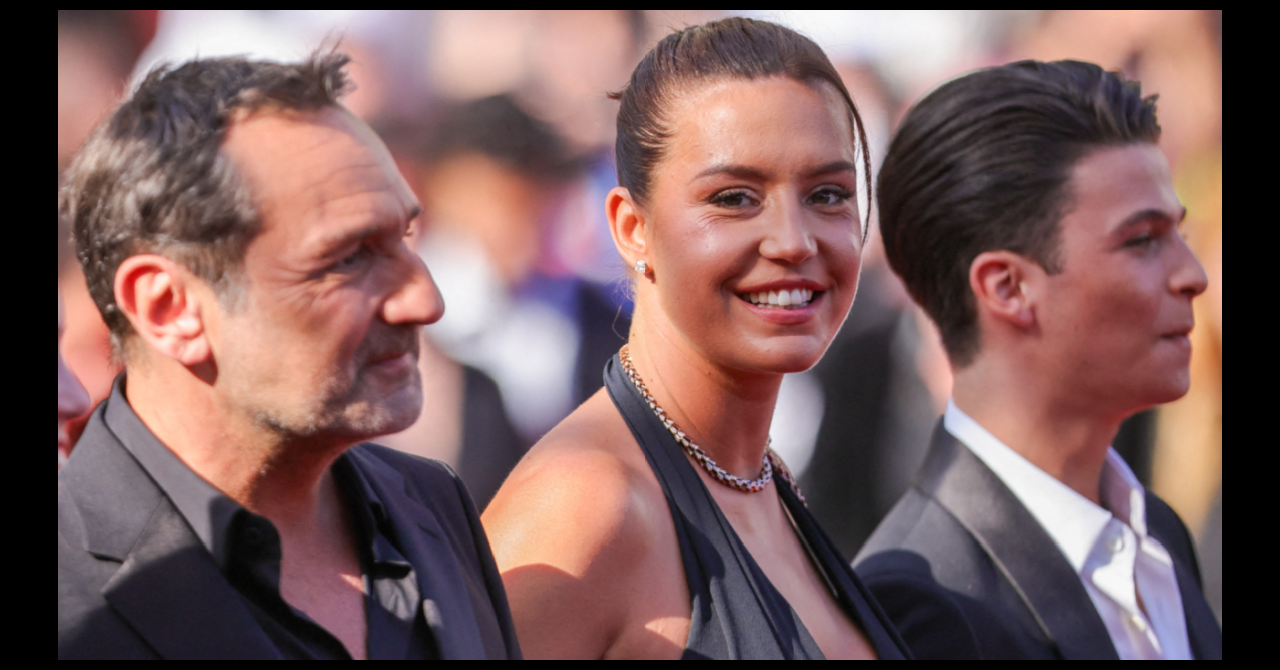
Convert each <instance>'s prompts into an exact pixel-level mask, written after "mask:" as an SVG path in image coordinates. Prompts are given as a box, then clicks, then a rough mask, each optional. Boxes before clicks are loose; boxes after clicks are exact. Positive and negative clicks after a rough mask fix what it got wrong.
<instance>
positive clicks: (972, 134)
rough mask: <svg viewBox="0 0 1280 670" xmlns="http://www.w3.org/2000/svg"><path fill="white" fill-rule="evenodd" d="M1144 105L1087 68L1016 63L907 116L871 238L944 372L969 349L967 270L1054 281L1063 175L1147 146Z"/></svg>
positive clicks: (1065, 196)
mask: <svg viewBox="0 0 1280 670" xmlns="http://www.w3.org/2000/svg"><path fill="white" fill-rule="evenodd" d="M1155 102H1156V96H1154V95H1153V96H1149V97H1146V98H1144V97H1142V92H1141V87H1140V85H1139V84H1138V82H1132V81H1127V80H1126V79H1125V78H1124V76H1123V75H1121V74H1120V73H1118V72H1105V71H1104V70H1103V69H1102V68H1100V67H1098V66H1097V65H1093V64H1091V63H1081V62H1077V61H1057V62H1053V63H1042V62H1037V61H1021V62H1018V63H1011V64H1009V65H1003V66H1000V67H993V68H988V69H984V70H979V71H978V72H975V73H972V74H969V75H966V76H964V77H960V78H959V79H955V80H953V81H951V82H948V83H946V84H944V85H942V86H940V87H939V88H937V89H936V90H934V91H933V92H931V93H929V94H928V95H926V96H925V97H924V98H923V99H921V100H920V101H919V102H917V103H916V104H915V105H914V106H913V107H912V108H911V110H910V111H908V112H907V115H906V116H905V117H904V118H903V120H902V123H901V125H900V126H899V128H898V131H897V133H896V134H895V135H894V138H893V141H892V142H891V143H890V145H889V151H888V153H887V155H886V156H885V160H884V164H883V165H882V166H881V168H880V176H879V184H878V188H877V194H878V202H879V205H880V209H879V212H880V232H881V234H882V236H883V238H884V246H885V251H886V254H887V256H888V258H889V264H890V265H891V266H892V267H893V270H894V271H895V272H897V273H898V275H899V276H901V277H902V280H903V281H904V282H905V283H906V285H907V290H908V291H910V293H911V297H912V298H914V299H915V301H916V302H917V303H919V304H920V306H921V307H923V308H924V310H925V312H927V313H928V314H929V316H930V317H931V318H932V319H933V321H934V323H936V324H937V326H938V330H939V331H941V334H942V342H943V345H944V346H945V347H946V349H947V355H948V356H949V357H950V359H951V363H952V365H954V366H956V367H964V366H966V365H968V364H969V363H971V362H972V361H973V359H974V357H975V356H976V355H977V352H978V350H979V348H980V346H981V343H980V342H979V333H978V323H977V301H976V299H975V297H974V295H973V291H972V290H971V289H970V287H969V266H970V265H971V264H972V263H973V260H974V259H975V258H977V256H978V254H981V253H983V252H986V251H993V250H999V249H1004V250H1008V251H1012V252H1014V253H1017V254H1020V255H1023V256H1025V257H1027V258H1030V259H1032V260H1034V261H1035V262H1036V263H1038V264H1040V266H1041V267H1043V268H1044V269H1045V271H1046V272H1049V273H1050V274H1054V273H1057V272H1061V271H1062V267H1063V262H1064V260H1063V259H1062V258H1061V257H1060V253H1059V248H1060V243H1059V222H1060V221H1061V220H1062V216H1063V215H1064V214H1065V213H1066V212H1067V211H1068V209H1069V207H1070V206H1071V196H1072V194H1071V192H1070V183H1069V182H1070V178H1071V170H1072V168H1073V167H1074V166H1075V164H1076V163H1077V162H1078V161H1079V160H1080V159H1081V158H1082V157H1083V156H1084V155H1085V154H1087V153H1089V152H1090V151H1093V150H1096V149H1099V148H1103V147H1112V146H1124V145H1129V144H1138V143H1152V144H1154V143H1155V142H1157V141H1158V140H1159V139H1160V125H1159V124H1158V123H1157V122H1156V106H1155Z"/></svg>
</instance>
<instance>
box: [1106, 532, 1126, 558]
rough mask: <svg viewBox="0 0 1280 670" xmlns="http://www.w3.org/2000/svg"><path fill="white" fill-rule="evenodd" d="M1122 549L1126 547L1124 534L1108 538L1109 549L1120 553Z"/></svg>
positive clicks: (1114, 552)
mask: <svg viewBox="0 0 1280 670" xmlns="http://www.w3.org/2000/svg"><path fill="white" fill-rule="evenodd" d="M1121 549H1124V536H1123V535H1112V536H1111V537H1109V538H1107V551H1109V552H1111V553H1113V554H1118V553H1120V550H1121Z"/></svg>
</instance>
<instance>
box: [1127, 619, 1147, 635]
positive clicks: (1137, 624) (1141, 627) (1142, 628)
mask: <svg viewBox="0 0 1280 670" xmlns="http://www.w3.org/2000/svg"><path fill="white" fill-rule="evenodd" d="M1129 623H1130V624H1132V625H1133V627H1134V628H1137V629H1138V632H1139V633H1145V632H1147V622H1146V621H1144V620H1143V619H1142V617H1141V616H1139V615H1137V614H1130V615H1129Z"/></svg>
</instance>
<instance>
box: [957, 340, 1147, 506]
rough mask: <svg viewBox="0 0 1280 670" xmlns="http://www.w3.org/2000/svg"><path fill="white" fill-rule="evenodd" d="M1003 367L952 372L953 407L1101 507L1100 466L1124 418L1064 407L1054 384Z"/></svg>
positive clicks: (982, 364) (983, 365) (992, 364)
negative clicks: (953, 382) (953, 379)
mask: <svg viewBox="0 0 1280 670" xmlns="http://www.w3.org/2000/svg"><path fill="white" fill-rule="evenodd" d="M1002 363H1005V362H1004V361H998V360H991V359H990V358H987V359H984V360H979V361H978V362H975V363H974V364H972V365H970V366H968V367H966V368H964V369H963V370H958V371H956V372H955V385H954V387H953V391H952V397H953V398H954V400H955V403H956V407H958V408H960V409H961V410H962V411H964V413H965V414H968V415H969V416H970V417H972V418H973V420H974V421H977V422H978V423H979V424H980V425H981V426H982V427H983V428H985V429H987V431H988V432H990V433H991V434H992V435H994V436H995V437H996V438H997V439H999V440H1000V441H1001V442H1003V443H1004V444H1006V445H1007V446H1008V447H1009V448H1010V449H1012V450H1014V451H1015V452H1017V453H1018V454H1019V455H1021V456H1022V457H1023V458H1025V459H1027V460H1028V461H1030V462H1031V463H1032V464H1033V465H1035V466H1036V467H1038V468H1040V469H1041V470H1044V471H1045V472H1047V473H1048V474H1049V475H1050V476H1052V477H1054V478H1055V479H1057V480H1058V481H1060V482H1062V483H1063V484H1066V485H1067V486H1069V487H1070V488H1071V489H1073V490H1075V491H1076V492H1077V493H1079V494H1080V495H1082V496H1084V497H1086V498H1088V499H1089V500H1091V501H1093V502H1094V503H1095V504H1101V503H1100V492H1099V480H1100V478H1101V475H1102V467H1103V463H1104V462H1105V461H1106V458H1107V448H1108V447H1109V446H1110V445H1111V440H1112V439H1113V438H1114V437H1115V434H1116V431H1117V430H1119V428H1120V422H1121V421H1122V420H1123V416H1119V415H1117V416H1106V415H1100V414H1099V413H1094V412H1089V411H1087V410H1084V409H1081V408H1080V407H1079V406H1076V405H1072V404H1070V403H1066V402H1062V401H1061V399H1060V397H1059V396H1060V394H1061V392H1062V389H1059V388H1055V386H1054V380H1052V379H1045V378H1044V376H1043V375H1040V376H1037V375H1035V374H1034V370H1033V369H1030V368H1028V367H1026V366H1020V365H1002Z"/></svg>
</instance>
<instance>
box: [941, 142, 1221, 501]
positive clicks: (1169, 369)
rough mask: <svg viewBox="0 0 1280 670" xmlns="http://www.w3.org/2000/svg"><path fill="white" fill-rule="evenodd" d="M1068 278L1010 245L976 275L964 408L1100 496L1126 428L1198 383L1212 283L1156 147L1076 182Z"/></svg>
mask: <svg viewBox="0 0 1280 670" xmlns="http://www.w3.org/2000/svg"><path fill="white" fill-rule="evenodd" d="M1071 189H1072V194H1073V205H1072V207H1071V209H1070V210H1069V211H1068V212H1067V214H1066V215H1065V216H1064V217H1063V218H1062V222H1061V233H1060V235H1061V238H1060V239H1061V259H1062V260H1063V268H1062V272H1060V273H1058V274H1052V275H1051V274H1048V273H1046V272H1045V271H1044V269H1043V268H1041V267H1040V266H1039V265H1037V264H1036V263H1034V262H1032V261H1030V260H1028V259H1026V258H1023V257H1021V256H1018V255H1016V254H1013V253H1010V252H1005V251H997V252H988V253H984V254H981V255H979V256H978V258H977V259H975V260H974V262H973V264H972V265H971V267H970V286H971V287H972V288H973V291H974V293H975V295H976V297H977V304H978V318H979V327H980V329H981V351H980V353H979V354H978V357H977V358H976V360H975V361H974V362H973V363H972V364H971V365H969V366H968V367H965V368H963V369H956V370H955V371H954V372H955V390H954V397H955V402H956V405H957V406H958V407H959V408H960V409H962V410H964V411H965V412H966V413H968V414H969V415H970V416H972V417H973V418H974V419H976V420H977V421H978V422H979V423H981V424H982V425H983V426H984V427H985V428H987V430H989V431H991V433H992V434H994V435H995V436H996V437H998V438H1000V440H1001V441H1003V442H1004V443H1005V444H1007V445H1009V446H1010V447H1011V448H1012V449H1014V450H1015V451H1017V452H1019V453H1021V454H1022V455H1023V456H1025V457H1026V458H1027V459H1028V460H1030V461H1031V462H1032V463H1034V464H1036V465H1037V466H1038V467H1040V468H1041V469H1042V470H1044V471H1045V472H1048V473H1049V474H1050V475H1053V476H1054V477H1056V478H1057V479H1059V480H1061V481H1062V482H1064V483H1065V484H1067V485H1068V486H1070V487H1071V488H1072V489H1074V490H1076V491H1077V492H1079V493H1080V494H1081V495H1083V496H1085V497H1087V498H1089V499H1090V500H1092V501H1094V502H1095V503H1096V502H1098V499H1099V493H1098V486H1099V484H1098V482H1099V477H1100V475H1101V471H1102V464H1103V460H1104V459H1105V457H1106V450H1107V447H1108V446H1109V445H1110V444H1111V440H1112V439H1113V438H1114V437H1115V434H1116V431H1117V430H1118V429H1119V426H1120V423H1121V422H1122V421H1123V420H1124V419H1125V418H1126V417H1128V416H1130V415H1132V414H1134V413H1136V412H1139V411H1141V410H1143V409H1146V408H1148V407H1151V406H1153V405H1156V404H1159V403H1164V402H1169V401H1171V400H1176V399H1177V398H1180V397H1181V396H1182V395H1183V394H1185V393H1186V392H1187V389H1188V387H1189V385H1190V377H1189V371H1188V367H1189V364H1190V360H1191V343H1190V340H1189V339H1188V337H1187V336H1188V334H1189V333H1190V332H1191V329H1192V326H1193V325H1194V323H1195V319H1194V316H1193V313H1192V310H1191V301H1192V299H1193V298H1195V297H1196V296H1198V295H1200V294H1201V293H1203V292H1204V291H1205V288H1206V286H1207V284H1208V279H1207V277H1206V275H1205V271H1204V268H1203V267H1201V265H1200V262H1199V261H1198V260H1197V259H1196V257H1195V256H1194V255H1193V254H1192V252H1191V250H1190V249H1189V248H1188V247H1187V244H1186V242H1185V241H1184V240H1183V238H1182V236H1181V233H1180V224H1181V222H1182V220H1183V218H1184V217H1185V215H1186V210H1185V209H1184V208H1183V206H1182V204H1181V203H1180V202H1179V201H1178V197H1177V195H1176V194H1175V193H1174V190H1173V184H1172V182H1171V180H1170V178H1169V164H1168V162H1167V161H1166V160H1165V157H1164V155H1163V154H1162V153H1161V152H1160V150H1159V149H1158V148H1157V147H1155V146H1154V145H1150V144H1137V145H1130V146H1124V147H1118V148H1103V149H1098V150H1095V151H1093V152H1091V153H1089V154H1087V155H1086V156H1085V157H1084V158H1082V159H1081V160H1080V161H1079V162H1077V164H1076V165H1075V167H1074V169H1073V171H1072V176H1071Z"/></svg>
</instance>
